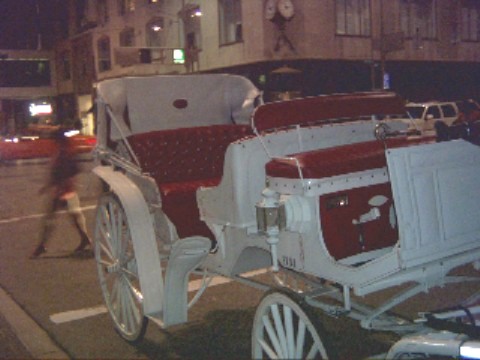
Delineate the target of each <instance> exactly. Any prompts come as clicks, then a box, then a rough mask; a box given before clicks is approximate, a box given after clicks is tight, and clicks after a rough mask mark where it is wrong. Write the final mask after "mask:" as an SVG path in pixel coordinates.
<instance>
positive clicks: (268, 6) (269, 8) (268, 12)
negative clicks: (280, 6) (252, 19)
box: [265, 0, 277, 20]
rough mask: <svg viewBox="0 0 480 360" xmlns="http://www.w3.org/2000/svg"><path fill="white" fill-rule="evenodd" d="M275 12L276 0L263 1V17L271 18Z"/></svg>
mask: <svg viewBox="0 0 480 360" xmlns="http://www.w3.org/2000/svg"><path fill="white" fill-rule="evenodd" d="M276 13H277V0H267V2H266V3H265V19H267V20H272V19H273V18H274V17H275V14H276Z"/></svg>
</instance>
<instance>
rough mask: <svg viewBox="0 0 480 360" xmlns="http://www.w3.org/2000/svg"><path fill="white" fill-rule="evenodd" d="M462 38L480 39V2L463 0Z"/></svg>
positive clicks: (468, 39)
mask: <svg viewBox="0 0 480 360" xmlns="http://www.w3.org/2000/svg"><path fill="white" fill-rule="evenodd" d="M461 24H462V25H461V26H462V40H465V41H480V3H479V2H478V1H471V0H470V1H463V2H462V9H461Z"/></svg>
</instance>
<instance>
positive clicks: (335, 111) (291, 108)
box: [253, 91, 405, 132]
mask: <svg viewBox="0 0 480 360" xmlns="http://www.w3.org/2000/svg"><path fill="white" fill-rule="evenodd" d="M404 113H405V101H404V100H403V99H402V98H401V97H400V96H398V95H397V94H395V93H391V92H385V91H382V92H364V93H353V94H334V95H320V96H315V97H306V98H301V99H294V100H288V101H279V102H273V103H268V104H264V105H262V106H259V107H258V108H257V109H256V110H255V113H254V116H253V126H254V127H255V128H256V129H257V130H258V131H260V132H262V131H268V130H272V129H279V128H285V127H288V126H294V125H301V126H306V125H309V124H312V123H318V122H319V121H322V120H323V121H324V120H332V119H336V120H338V119H345V120H346V119H359V118H361V117H370V116H372V115H379V116H386V115H395V114H404Z"/></svg>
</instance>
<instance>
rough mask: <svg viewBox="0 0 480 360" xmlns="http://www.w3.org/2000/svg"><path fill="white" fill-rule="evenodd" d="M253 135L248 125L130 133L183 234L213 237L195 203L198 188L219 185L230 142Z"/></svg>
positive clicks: (129, 139)
mask: <svg viewBox="0 0 480 360" xmlns="http://www.w3.org/2000/svg"><path fill="white" fill-rule="evenodd" d="M251 134H252V130H251V128H250V126H247V125H233V124H232V125H212V126H203V127H195V128H180V129H174V130H162V131H154V132H148V133H142V134H136V135H131V136H129V137H128V141H129V143H130V145H131V147H132V149H133V151H134V153H135V155H136V156H137V158H138V160H139V162H140V166H141V168H142V171H144V172H146V173H148V174H150V176H152V177H153V178H154V179H155V182H156V183H157V186H158V189H159V191H160V195H161V197H162V208H163V210H164V212H165V213H166V214H167V215H168V217H169V218H170V220H171V221H172V222H173V223H174V225H175V226H176V228H177V232H178V235H179V236H180V237H181V238H182V237H186V236H193V235H203V236H208V237H212V235H211V233H210V231H209V230H208V228H207V226H206V225H205V223H204V222H203V221H201V220H200V215H199V211H198V207H197V202H196V191H197V189H198V188H199V187H209V186H216V185H218V184H219V182H220V180H221V178H222V174H223V163H224V157H225V152H226V150H227V147H228V145H229V144H230V143H232V142H234V141H236V140H239V139H241V138H244V137H246V136H248V135H251Z"/></svg>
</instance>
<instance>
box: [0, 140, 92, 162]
mask: <svg viewBox="0 0 480 360" xmlns="http://www.w3.org/2000/svg"><path fill="white" fill-rule="evenodd" d="M69 141H71V142H73V147H74V148H75V151H76V152H77V153H78V154H86V153H89V152H91V151H92V149H93V148H94V146H95V143H96V139H95V137H94V136H88V135H79V134H77V135H73V136H70V137H69ZM55 149H56V144H55V140H54V139H52V138H51V137H49V136H38V135H34V136H18V137H17V136H15V137H9V138H0V161H9V160H21V159H40V158H48V157H50V156H52V155H53V154H54V152H55Z"/></svg>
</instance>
